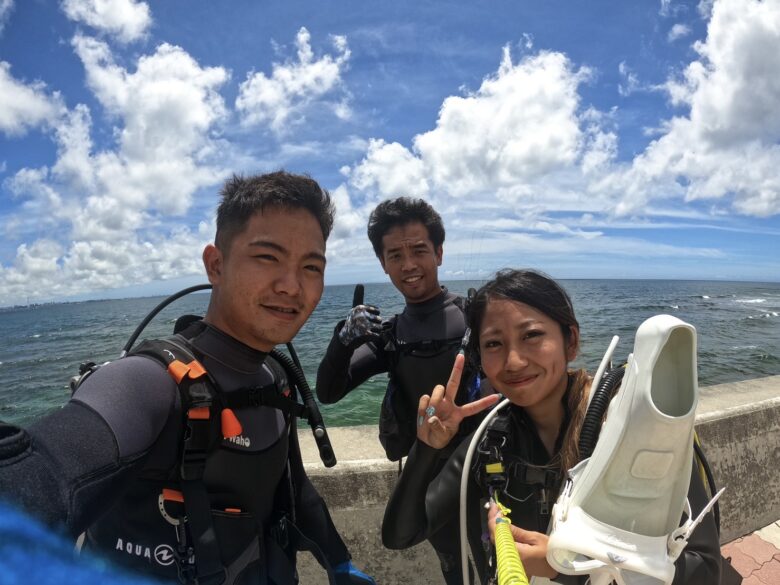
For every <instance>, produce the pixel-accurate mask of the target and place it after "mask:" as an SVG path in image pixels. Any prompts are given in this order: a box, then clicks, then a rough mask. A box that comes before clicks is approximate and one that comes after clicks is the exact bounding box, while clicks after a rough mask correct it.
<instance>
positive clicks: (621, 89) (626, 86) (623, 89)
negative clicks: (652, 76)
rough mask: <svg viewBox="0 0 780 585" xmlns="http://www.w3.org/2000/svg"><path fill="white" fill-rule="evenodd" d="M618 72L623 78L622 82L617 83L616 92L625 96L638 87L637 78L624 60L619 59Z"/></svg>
mask: <svg viewBox="0 0 780 585" xmlns="http://www.w3.org/2000/svg"><path fill="white" fill-rule="evenodd" d="M618 73H620V77H621V78H622V79H623V82H622V83H619V84H618V93H619V94H620V95H622V96H623V97H627V96H629V95H631V94H632V93H634V92H635V91H637V90H638V89H639V88H640V84H639V78H638V77H637V76H636V73H634V72H633V71H632V70H631V68H630V67H629V66H628V65H627V64H626V62H625V61H621V62H620V64H619V65H618Z"/></svg>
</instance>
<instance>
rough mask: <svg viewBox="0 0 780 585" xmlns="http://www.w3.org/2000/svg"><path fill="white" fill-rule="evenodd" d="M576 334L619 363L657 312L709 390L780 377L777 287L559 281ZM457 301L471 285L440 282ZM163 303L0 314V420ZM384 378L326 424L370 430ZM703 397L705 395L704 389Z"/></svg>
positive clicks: (397, 306) (301, 338) (330, 312)
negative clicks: (683, 331) (692, 333)
mask: <svg viewBox="0 0 780 585" xmlns="http://www.w3.org/2000/svg"><path fill="white" fill-rule="evenodd" d="M561 282H562V283H563V285H564V286H565V287H566V289H567V290H568V291H569V293H570V294H571V296H572V300H573V302H574V307H575V309H576V313H577V317H578V319H579V322H580V326H581V332H582V353H581V356H580V357H579V358H578V360H577V362H576V364H575V365H578V366H584V367H587V368H589V369H590V370H591V371H594V370H595V369H596V367H597V366H598V363H599V361H600V360H601V356H602V355H603V353H604V351H605V350H606V348H607V345H608V344H609V341H610V339H611V338H612V336H613V335H619V336H620V344H619V345H618V349H617V351H616V358H617V359H625V357H626V356H627V355H628V354H629V353H630V351H631V349H632V346H633V340H634V333H635V331H636V328H637V327H638V326H639V324H640V323H641V322H642V321H643V320H644V319H646V318H648V317H650V316H652V315H657V314H661V313H667V314H670V315H674V316H676V317H679V318H680V319H683V320H684V321H687V322H689V323H691V324H692V325H694V326H695V327H696V329H697V331H698V334H699V383H700V386H704V387H706V386H710V385H713V384H720V383H723V382H733V381H738V380H745V379H750V378H759V377H763V376H769V375H776V374H780V283H746V282H707V281H666V280H641V281H640V280H568V281H567V280H563V281H561ZM445 284H446V285H447V286H448V287H449V289H450V290H451V291H453V292H456V293H460V294H465V292H466V291H467V290H468V289H469V287H477V288H478V287H479V286H480V284H482V283H481V282H479V281H456V282H449V283H445ZM353 288H354V287H353V286H330V287H326V288H325V293H324V294H323V297H322V301H321V302H320V304H319V306H318V307H317V309H316V311H315V312H314V314H313V315H312V317H311V319H310V320H309V321H308V323H307V324H306V325H305V326H304V327H303V328H302V329H301V331H300V332H299V334H298V336H297V337H296V339H295V340H294V344H295V348H296V351H297V352H298V355H299V356H300V358H301V362H302V364H303V368H304V371H305V373H306V376H307V378H308V380H309V384H310V385H311V386H312V388H314V382H315V379H316V373H317V365H318V364H319V361H320V359H321V358H322V356H323V354H324V352H325V348H326V347H327V345H328V341H329V340H330V337H331V335H332V333H333V327H334V325H335V324H336V322H337V321H339V320H340V319H343V318H344V317H345V315H346V313H347V311H348V310H349V308H350V306H351V302H352V293H353ZM163 298H164V297H154V298H135V299H122V300H105V301H85V302H79V303H63V304H48V305H37V306H30V307H15V308H9V309H0V332H1V333H2V334H1V335H0V374H2V380H3V383H2V385H1V386H0V420H4V421H6V422H14V423H22V424H26V423H29V422H30V421H32V420H34V419H35V418H37V417H40V416H41V415H43V414H45V413H47V412H49V411H51V410H52V409H54V408H57V407H59V406H61V405H62V404H63V403H64V402H65V401H66V400H67V399H68V397H69V388H68V382H69V380H70V378H71V376H73V375H74V374H76V373H77V371H78V366H79V363H81V362H84V361H94V362H97V363H102V362H104V361H107V360H113V359H116V358H117V357H118V356H119V353H120V351H121V348H122V346H123V345H124V344H125V342H126V341H127V339H128V337H129V336H130V334H131V333H132V332H133V330H134V329H135V327H136V326H137V325H138V323H139V322H140V321H141V320H142V319H143V318H144V316H146V314H147V313H148V312H149V311H150V310H151V309H152V308H153V307H155V306H156V305H157V304H158V303H159V302H160V301H161V300H162V299H163ZM365 300H366V302H367V303H371V304H374V305H377V306H378V307H380V308H381V310H382V314H383V316H385V317H389V316H391V315H393V314H394V313H397V312H400V311H401V310H402V309H403V299H402V298H401V296H400V295H399V294H398V292H397V291H396V290H395V289H394V288H393V286H392V285H390V284H367V285H366V290H365ZM207 301H208V293H196V294H191V295H189V296H186V297H184V298H182V299H179V300H178V301H176V302H174V303H173V305H171V306H170V307H168V308H166V309H165V310H163V312H162V313H160V315H158V316H157V317H156V318H155V319H154V320H153V321H152V322H151V323H150V324H149V326H148V327H147V329H146V330H145V332H144V334H143V335H142V338H144V337H145V338H152V337H158V336H163V335H166V334H168V333H170V332H171V330H172V327H173V323H174V321H175V320H176V317H178V316H179V315H182V314H185V313H196V314H202V313H203V312H204V311H205V308H206V304H207ZM386 383H387V377H386V376H385V375H381V376H376V377H374V378H372V379H370V380H368V381H367V382H366V383H365V384H363V385H362V386H360V387H359V388H356V389H355V390H353V391H352V392H351V393H350V394H349V395H348V396H347V397H346V398H344V399H343V400H342V401H341V402H339V403H338V404H335V405H325V406H323V407H322V412H323V416H324V418H325V421H326V423H327V424H329V425H332V426H346V425H357V424H368V423H375V422H376V421H377V419H378V414H379V405H380V402H381V399H382V396H383V393H384V389H385V385H386ZM704 391H705V392H706V390H704Z"/></svg>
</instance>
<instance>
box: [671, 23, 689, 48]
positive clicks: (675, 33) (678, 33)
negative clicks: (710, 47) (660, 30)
mask: <svg viewBox="0 0 780 585" xmlns="http://www.w3.org/2000/svg"><path fill="white" fill-rule="evenodd" d="M689 34H691V27H689V26H688V25H687V24H682V23H679V22H678V23H677V24H675V25H674V26H672V28H671V29H669V34H668V35H667V36H666V39H667V40H668V41H669V42H670V43H673V42H674V41H676V40H677V39H681V38H683V37H687V36H688V35H689Z"/></svg>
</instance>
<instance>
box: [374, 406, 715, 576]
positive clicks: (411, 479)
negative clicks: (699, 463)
mask: <svg viewBox="0 0 780 585" xmlns="http://www.w3.org/2000/svg"><path fill="white" fill-rule="evenodd" d="M564 404H565V403H564ZM509 409H510V421H511V422H510V424H511V426H510V429H511V434H510V436H509V439H508V441H507V445H506V447H505V451H506V452H507V453H511V454H514V455H517V456H520V457H521V458H522V459H524V460H526V461H528V462H529V463H531V464H533V465H537V466H544V465H547V464H549V462H550V459H551V458H550V456H549V455H548V453H547V450H546V449H545V447H544V445H543V444H542V441H541V439H540V438H539V435H538V433H537V432H536V428H535V427H534V425H533V423H532V422H531V421H530V419H529V418H528V416H527V414H526V413H525V412H524V411H523V409H522V408H520V407H517V406H514V405H510V406H509ZM568 422H569V421H568V417H566V420H565V421H564V424H563V425H562V428H561V431H560V433H559V436H558V439H557V441H556V444H555V450H556V452H557V451H558V450H559V449H560V447H561V442H562V439H563V435H564V433H565V431H566V428H567V427H568ZM470 442H471V437H469V438H468V439H466V440H464V441H463V442H461V444H460V445H459V447H458V449H457V450H456V451H455V452H454V453H453V454H452V456H451V457H450V458H449V460H448V461H447V465H446V466H445V467H444V469H443V470H442V471H441V472H440V473H438V474H436V473H435V472H434V464H435V462H436V461H437V460H438V458H439V450H437V449H434V448H432V447H429V446H428V445H426V444H425V443H422V442H421V441H417V442H416V443H415V445H414V447H413V448H412V450H411V451H410V453H409V457H408V459H407V460H406V466H405V467H404V470H403V473H402V474H401V478H400V480H399V481H398V483H397V484H396V488H395V491H394V492H393V495H392V496H391V498H390V502H389V503H388V505H387V509H386V510H385V518H384V521H383V523H382V541H383V543H384V545H385V546H386V547H388V548H391V549H403V548H408V547H410V546H413V545H415V544H417V543H419V542H422V541H423V540H424V539H425V538H426V537H427V536H428V534H431V533H435V532H436V531H437V530H439V528H440V527H441V526H443V525H445V524H448V523H450V522H451V521H452V518H453V517H456V518H458V517H459V509H460V481H461V473H462V471H463V462H464V460H465V457H466V451H467V450H468V446H469V443H470ZM472 469H473V468H472ZM696 470H697V467H696V465H694V466H693V469H692V476H691V484H690V489H689V491H688V499H689V501H690V503H691V508H692V510H693V513H694V515H698V513H699V512H700V511H701V510H702V509H703V508H704V506H705V505H706V504H707V501H708V500H707V495H706V493H705V491H704V487H703V486H702V482H701V478H700V477H699V475H698V473H696ZM506 493H508V494H509V496H511V498H510V497H507V498H506V499H505V501H504V503H505V504H506V505H507V506H509V507H510V508H511V509H512V515H511V519H512V523H513V524H515V525H517V526H519V527H520V528H524V529H525V530H533V531H535V532H541V533H546V532H547V524H548V521H549V515H545V514H542V513H541V512H540V510H541V509H542V508H541V507H540V503H541V502H540V491H539V489H538V487H536V486H529V485H528V484H526V483H523V482H521V481H519V480H518V479H517V478H515V477H511V476H510V478H509V485H508V488H507V490H506ZM485 496H486V494H485V491H484V489H483V488H482V487H481V486H480V485H479V484H478V483H477V480H476V478H475V473H474V471H473V470H472V472H471V473H470V474H469V482H468V491H467V504H466V505H467V509H466V514H467V526H468V540H469V545H470V547H471V551H472V555H473V557H474V560H475V562H476V564H477V573H478V574H479V576H480V579H481V582H482V583H483V584H484V583H487V581H488V578H489V576H490V574H489V569H488V566H487V560H486V553H485V549H484V546H483V541H482V539H481V537H482V533H483V530H484V529H485V528H484V526H485V524H484V519H485V516H486V511H485V509H484V508H483V506H482V503H483V501H484V500H483V498H484V497H485ZM552 498H553V499H552V502H554V501H555V499H556V498H557V493H556V494H552ZM720 559H721V555H720V548H719V544H718V532H717V528H716V526H715V521H714V519H713V515H712V514H708V515H707V517H706V518H705V519H704V521H703V522H702V523H701V524H700V525H699V526H698V527H697V528H696V530H695V531H694V532H693V535H692V536H691V538H690V540H689V541H688V546H687V547H686V548H685V550H684V551H683V553H682V554H681V555H680V557H679V558H678V559H677V562H676V563H675V566H676V573H675V577H674V581H673V585H713V584H716V583H720ZM586 581H587V576H580V577H577V576H570V575H562V574H561V575H559V576H558V577H556V578H555V579H554V580H553V582H555V583H561V584H565V585H575V584H576V585H583V584H584V583H585V582H586Z"/></svg>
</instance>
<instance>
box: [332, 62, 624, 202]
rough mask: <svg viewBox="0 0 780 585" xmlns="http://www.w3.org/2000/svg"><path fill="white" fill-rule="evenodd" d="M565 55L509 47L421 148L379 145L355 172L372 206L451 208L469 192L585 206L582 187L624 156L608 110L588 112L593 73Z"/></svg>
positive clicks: (421, 138) (442, 115)
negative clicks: (515, 52) (389, 201)
mask: <svg viewBox="0 0 780 585" xmlns="http://www.w3.org/2000/svg"><path fill="white" fill-rule="evenodd" d="M590 76H591V72H590V70H589V69H587V68H579V69H576V68H574V67H573V66H572V64H571V62H570V61H569V60H568V59H567V58H566V57H565V56H564V55H563V54H561V53H551V52H544V51H542V52H539V53H538V54H536V55H529V56H526V57H524V58H523V59H522V60H521V61H520V62H518V63H516V64H515V63H513V62H512V58H511V55H510V52H509V49H508V48H505V49H504V54H503V58H502V60H501V64H500V66H499V68H498V70H497V71H496V73H494V74H493V75H490V76H488V77H486V78H485V79H484V81H483V82H482V84H481V86H480V87H479V89H478V90H477V91H475V92H473V93H467V94H466V95H465V96H463V97H460V96H451V97H448V98H446V99H445V100H444V102H443V104H442V106H441V109H440V111H439V117H438V120H437V122H436V126H435V128H434V129H432V130H430V131H428V132H425V133H422V134H418V135H417V136H415V137H414V139H413V148H412V149H408V148H406V147H404V146H402V145H400V144H398V143H386V142H384V141H383V140H373V141H371V142H370V145H369V148H368V152H367V153H366V156H365V157H364V159H363V160H362V161H361V162H360V163H358V164H357V165H355V166H354V167H353V168H351V169H350V170H349V171H348V172H347V173H346V174H347V176H348V182H349V186H350V188H351V190H352V191H353V192H357V193H360V194H362V201H363V202H364V205H366V206H368V205H373V204H375V203H376V201H377V200H379V199H382V198H387V197H394V196H399V195H412V196H424V197H427V198H429V199H432V200H436V201H438V202H440V203H442V204H443V205H445V206H446V205H451V204H452V203H453V202H452V199H453V198H454V199H457V200H458V203H457V205H459V206H462V205H465V204H466V202H465V201H461V200H463V199H464V198H470V197H475V196H476V197H479V199H478V200H479V202H480V203H482V204H484V202H485V201H486V199H485V198H486V197H488V198H496V197H497V198H498V199H501V200H504V201H508V202H510V203H512V204H513V205H520V206H526V207H527V206H529V205H535V204H536V203H537V202H538V199H539V197H542V196H543V197H544V199H545V201H546V203H547V204H553V205H556V204H561V205H562V206H564V207H566V206H572V207H574V208H577V207H579V206H581V205H583V204H584V205H585V206H586V207H588V208H590V206H591V203H589V202H582V201H581V199H582V197H581V195H580V194H578V193H576V192H575V191H574V189H573V186H574V185H575V184H576V183H577V182H578V181H581V179H582V176H583V175H587V174H589V173H593V172H597V171H599V170H600V169H601V168H602V167H603V166H604V165H606V164H608V163H609V161H611V160H612V159H613V158H614V156H615V153H616V137H615V135H614V133H612V132H610V131H607V130H606V127H607V126H608V125H609V121H608V116H605V115H603V114H601V113H599V112H597V111H595V110H594V109H592V108H587V109H582V108H581V107H580V98H579V94H578V87H579V85H580V84H582V83H584V82H586V81H588V80H589V79H590Z"/></svg>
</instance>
